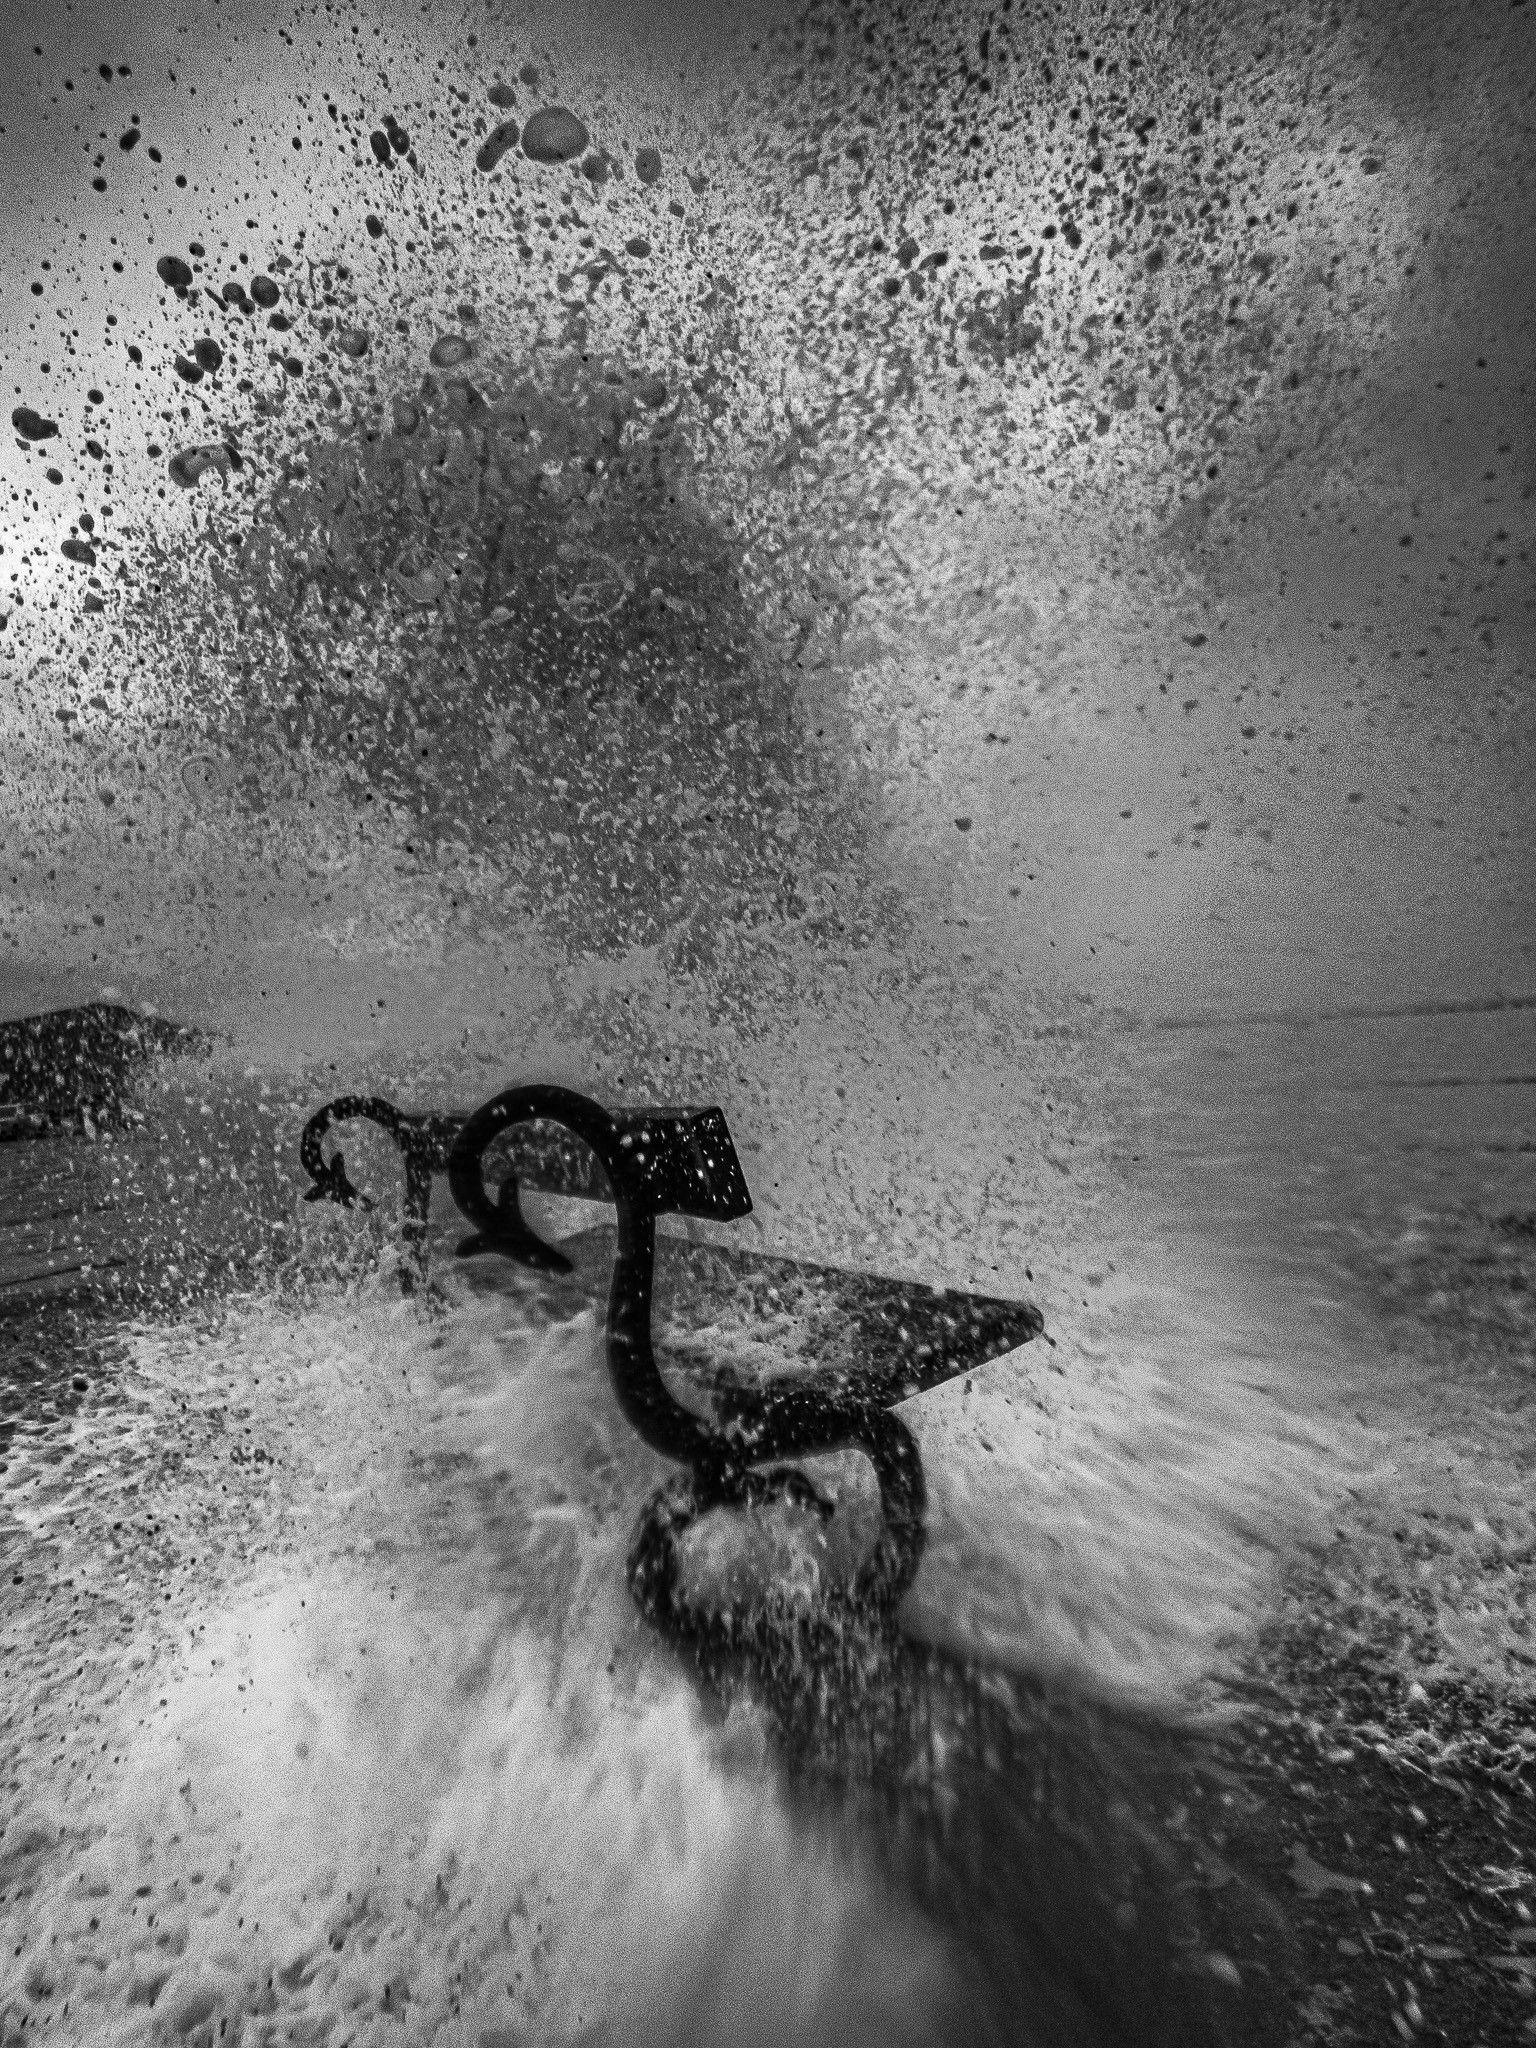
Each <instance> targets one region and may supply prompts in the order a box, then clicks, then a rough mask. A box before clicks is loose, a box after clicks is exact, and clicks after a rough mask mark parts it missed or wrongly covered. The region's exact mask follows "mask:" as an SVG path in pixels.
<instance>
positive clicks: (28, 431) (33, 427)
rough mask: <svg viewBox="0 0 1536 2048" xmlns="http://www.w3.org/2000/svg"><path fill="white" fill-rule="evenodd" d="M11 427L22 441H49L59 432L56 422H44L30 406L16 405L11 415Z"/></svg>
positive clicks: (38, 413)
mask: <svg viewBox="0 0 1536 2048" xmlns="http://www.w3.org/2000/svg"><path fill="white" fill-rule="evenodd" d="M11 425H12V426H13V427H14V428H15V429H16V431H17V433H18V434H20V436H21V438H22V439H23V441H49V440H51V439H52V438H53V436H54V435H55V434H56V433H57V432H58V431H59V428H58V422H57V421H56V420H45V419H44V418H43V416H42V414H41V413H40V412H34V411H33V409H32V407H31V406H30V405H18V406H17V407H16V409H15V411H14V412H13V413H12V414H11Z"/></svg>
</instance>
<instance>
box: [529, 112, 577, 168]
mask: <svg viewBox="0 0 1536 2048" xmlns="http://www.w3.org/2000/svg"><path fill="white" fill-rule="evenodd" d="M591 139H592V138H591V137H590V136H589V135H588V133H587V131H586V129H585V127H584V126H583V125H582V123H581V122H580V121H579V120H577V118H576V116H575V115H574V114H573V113H572V112H571V110H570V108H569V107H541V108H540V109H539V111H538V113H536V114H535V115H534V116H533V118H532V120H531V121H530V122H529V123H528V126H527V127H526V128H525V129H524V130H523V154H524V156H527V157H531V158H532V159H533V161H534V162H535V163H539V164H563V163H567V162H568V161H569V160H570V158H572V157H573V156H580V155H581V153H582V151H583V150H584V149H585V148H586V146H587V144H588V143H589V142H590V141H591Z"/></svg>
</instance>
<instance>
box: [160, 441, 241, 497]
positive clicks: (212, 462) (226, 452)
mask: <svg viewBox="0 0 1536 2048" xmlns="http://www.w3.org/2000/svg"><path fill="white" fill-rule="evenodd" d="M234 466H235V456H234V451H233V450H232V449H229V448H226V447H224V446H223V445H222V444H221V443H220V442H218V441H205V442H202V443H200V444H199V445H198V446H196V447H193V448H182V449H178V451H177V452H176V454H174V455H173V456H172V457H171V459H170V461H169V462H168V463H167V464H166V473H167V475H168V476H169V477H170V479H171V482H172V483H173V484H179V485H180V486H181V488H182V489H183V490H190V489H191V488H192V486H193V485H194V484H196V483H199V482H201V480H202V478H203V477H205V476H207V475H209V474H213V475H216V476H221V477H223V476H228V475H229V472H230V470H231V469H232V468H234Z"/></svg>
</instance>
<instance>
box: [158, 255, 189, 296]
mask: <svg viewBox="0 0 1536 2048" xmlns="http://www.w3.org/2000/svg"><path fill="white" fill-rule="evenodd" d="M155 273H156V275H157V276H158V277H159V279H160V282H161V283H162V284H168V285H169V286H170V287H171V289H172V291H184V290H185V289H186V287H187V286H188V285H189V284H190V283H191V282H192V266H191V264H190V263H187V262H184V261H183V259H182V258H181V257H180V256H162V257H161V258H160V261H159V262H158V263H157V264H156V265H155Z"/></svg>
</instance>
